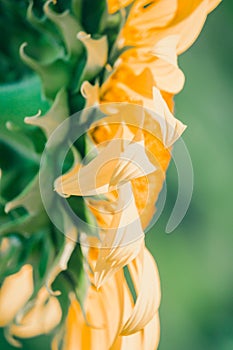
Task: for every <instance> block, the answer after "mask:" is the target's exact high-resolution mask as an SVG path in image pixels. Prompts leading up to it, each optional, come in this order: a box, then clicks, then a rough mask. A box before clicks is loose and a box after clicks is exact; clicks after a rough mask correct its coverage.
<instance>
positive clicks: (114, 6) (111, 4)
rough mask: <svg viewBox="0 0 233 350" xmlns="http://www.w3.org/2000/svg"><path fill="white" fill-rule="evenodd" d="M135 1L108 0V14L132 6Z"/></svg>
mask: <svg viewBox="0 0 233 350" xmlns="http://www.w3.org/2000/svg"><path fill="white" fill-rule="evenodd" d="M133 1H134V0H107V3H108V12H109V13H114V12H116V11H118V10H120V9H121V8H124V7H126V6H128V5H129V4H131V2H133Z"/></svg>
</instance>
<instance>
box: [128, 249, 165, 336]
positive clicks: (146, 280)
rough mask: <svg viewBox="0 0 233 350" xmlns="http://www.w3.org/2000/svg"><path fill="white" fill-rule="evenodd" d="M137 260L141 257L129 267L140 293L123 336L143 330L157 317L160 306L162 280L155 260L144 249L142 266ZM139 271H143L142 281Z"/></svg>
mask: <svg viewBox="0 0 233 350" xmlns="http://www.w3.org/2000/svg"><path fill="white" fill-rule="evenodd" d="M137 259H140V255H139V256H138V257H137V258H136V259H135V260H133V261H132V262H131V263H129V265H128V267H129V270H130V272H131V275H132V279H133V282H134V285H135V288H136V290H138V291H139V293H138V297H137V301H136V304H135V307H134V309H133V312H132V314H131V315H130V317H129V318H128V320H127V321H126V322H125V324H124V326H123V328H122V331H121V334H122V335H127V334H132V333H135V332H138V331H139V330H141V329H143V328H144V327H145V326H146V325H147V324H148V323H149V322H150V321H151V320H152V319H153V317H154V316H155V315H156V313H157V312H158V308H159V305H160V299H161V291H160V279H159V273H158V269H157V266H156V264H155V262H154V259H153V257H152V256H151V254H150V253H149V252H148V250H147V249H144V252H143V259H141V264H140V261H139V263H138V261H137ZM138 269H141V280H140V277H139V276H140V273H139V271H137V270H138Z"/></svg>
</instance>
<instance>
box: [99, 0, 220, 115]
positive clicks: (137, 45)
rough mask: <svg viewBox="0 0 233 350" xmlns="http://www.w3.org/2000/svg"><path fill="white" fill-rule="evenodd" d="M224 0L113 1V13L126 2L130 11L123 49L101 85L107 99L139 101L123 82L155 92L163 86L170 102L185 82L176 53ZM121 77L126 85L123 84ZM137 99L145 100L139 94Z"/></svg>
mask: <svg viewBox="0 0 233 350" xmlns="http://www.w3.org/2000/svg"><path fill="white" fill-rule="evenodd" d="M220 2H221V0H191V1H186V0H152V1H151V0H135V1H121V0H119V1H112V0H109V1H108V7H109V11H110V12H111V13H114V12H116V11H118V10H120V9H123V8H125V7H127V6H129V5H130V6H129V8H127V11H128V16H127V18H126V22H125V24H124V26H123V27H122V30H121V32H120V35H119V37H118V40H117V41H116V47H117V48H118V49H120V50H122V51H123V53H122V54H121V55H120V57H119V58H118V60H117V61H116V62H115V63H114V65H113V68H112V69H113V73H112V74H111V75H110V77H109V79H107V80H106V81H105V83H104V84H103V86H102V89H101V97H102V99H103V100H104V101H118V100H119V101H124V100H127V101H131V102H133V101H134V97H133V96H131V95H130V94H128V93H127V91H125V89H124V86H125V85H126V86H127V87H131V88H133V90H136V91H137V92H139V93H140V94H141V95H143V96H147V97H151V94H152V86H156V87H158V88H159V89H160V90H161V92H162V94H163V95H164V98H165V100H166V101H167V103H168V105H169V106H170V108H172V106H173V104H172V101H171V99H172V96H173V95H174V94H176V93H178V92H179V91H180V90H181V89H182V87H183V84H184V75H183V73H182V72H181V70H180V69H179V68H178V65H177V55H178V54H181V53H182V52H184V51H185V50H187V49H188V48H189V47H190V46H191V45H192V44H193V42H194V41H195V40H196V38H197V37H198V35H199V33H200V31H201V29H202V27H203V25H204V22H205V20H206V17H207V15H208V13H209V12H210V11H212V10H213V9H214V8H215V7H216V6H217V5H218V4H219V3H220ZM119 83H121V85H119ZM137 102H139V103H140V102H141V99H139V100H138V101H137Z"/></svg>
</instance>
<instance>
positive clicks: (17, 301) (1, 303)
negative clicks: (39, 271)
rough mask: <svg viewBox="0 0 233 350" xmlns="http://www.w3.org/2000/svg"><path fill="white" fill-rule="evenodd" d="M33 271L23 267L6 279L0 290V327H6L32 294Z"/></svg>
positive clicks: (29, 266)
mask: <svg viewBox="0 0 233 350" xmlns="http://www.w3.org/2000/svg"><path fill="white" fill-rule="evenodd" d="M33 289H34V287H33V270H32V266H31V265H24V266H23V267H22V268H21V270H20V271H19V272H17V273H15V274H13V275H11V276H9V277H7V278H6V279H5V280H4V282H3V284H2V286H1V289H0V326H1V327H3V326H6V325H7V324H8V323H9V322H11V321H12V320H13V319H14V317H15V316H16V314H17V312H19V310H20V309H21V308H22V307H23V306H24V305H25V304H26V302H27V301H28V300H29V298H30V297H31V295H32V293H33Z"/></svg>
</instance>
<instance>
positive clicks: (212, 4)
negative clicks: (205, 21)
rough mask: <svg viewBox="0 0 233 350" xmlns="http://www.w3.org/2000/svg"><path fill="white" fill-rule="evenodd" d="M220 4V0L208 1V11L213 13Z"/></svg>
mask: <svg viewBox="0 0 233 350" xmlns="http://www.w3.org/2000/svg"><path fill="white" fill-rule="evenodd" d="M220 2H222V0H209V8H208V11H209V12H211V11H213V10H214V9H215V8H216V7H217V6H218V5H219V4H220Z"/></svg>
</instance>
